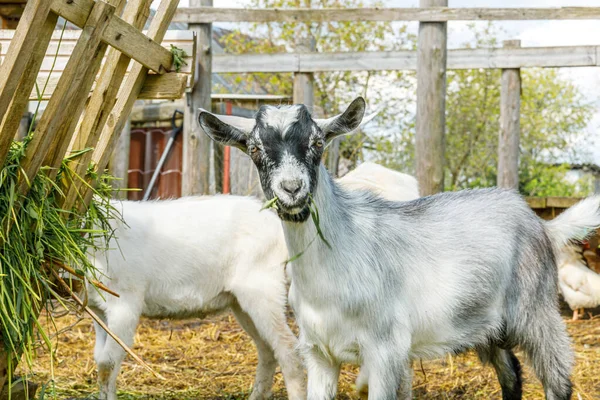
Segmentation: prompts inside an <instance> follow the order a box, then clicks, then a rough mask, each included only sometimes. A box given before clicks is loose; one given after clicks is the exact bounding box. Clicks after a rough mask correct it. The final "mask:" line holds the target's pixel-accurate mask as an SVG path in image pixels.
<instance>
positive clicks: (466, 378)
mask: <svg viewBox="0 0 600 400" xmlns="http://www.w3.org/2000/svg"><path fill="white" fill-rule="evenodd" d="M566 315H567V313H565V318H567V317H566ZM43 320H44V321H46V319H45V318H43ZM56 322H57V324H56V326H55V327H54V328H52V330H56V329H58V330H62V329H64V328H67V327H69V326H70V325H72V324H75V325H74V326H73V327H72V328H71V329H69V330H68V331H65V332H63V333H61V334H60V335H59V337H58V339H56V338H55V339H54V340H53V342H54V344H55V351H56V357H57V363H56V364H55V365H54V376H55V383H56V386H55V387H56V394H57V398H59V399H93V398H95V397H94V393H95V391H96V386H95V380H96V372H95V366H94V362H93V356H92V354H93V342H94V333H93V328H92V323H91V320H90V319H89V317H84V318H82V319H81V320H80V319H79V318H78V317H77V316H75V315H73V314H70V315H67V316H64V317H61V318H59V319H57V320H56ZM44 323H45V324H46V325H48V322H47V321H46V322H44ZM567 326H568V330H569V333H570V335H571V336H572V338H573V341H574V348H575V351H576V361H577V363H576V367H575V371H574V376H573V382H574V386H575V393H574V397H573V398H574V399H575V400H578V399H600V316H596V317H594V318H591V319H588V318H586V319H585V320H581V321H576V322H571V321H567ZM134 351H135V352H136V353H137V354H138V355H140V356H141V357H142V358H143V359H144V360H145V361H146V362H148V363H149V364H150V365H151V366H152V368H153V369H155V370H156V371H158V372H159V373H160V374H162V375H163V376H164V377H166V378H167V381H161V380H159V379H157V378H155V377H154V376H153V375H152V374H150V373H149V372H147V371H146V370H144V369H143V368H142V367H141V366H139V365H138V364H136V363H135V362H134V361H133V360H131V359H130V358H129V357H128V358H127V359H126V361H125V362H124V365H123V369H122V372H121V375H120V377H119V381H118V387H119V399H136V400H137V399H161V400H162V399H169V400H171V399H178V400H183V399H238V398H240V399H241V398H247V397H248V394H249V392H250V389H251V386H252V382H253V378H254V372H255V368H256V363H257V360H256V352H255V349H254V345H253V344H252V342H251V340H250V339H249V337H248V336H247V335H246V334H245V332H244V331H243V330H242V329H241V328H240V327H239V326H238V325H237V323H236V322H235V319H234V318H233V316H231V315H230V314H225V315H220V316H217V317H213V318H211V319H205V320H188V321H157V320H147V319H144V320H143V321H142V323H141V324H140V327H139V328H138V331H137V335H136V338H135V345H134ZM518 356H519V358H520V359H521V360H522V359H523V357H522V355H518ZM414 368H415V379H414V388H415V390H414V398H416V399H482V398H486V399H501V394H500V387H499V385H498V383H497V381H496V378H495V375H494V373H493V370H492V369H491V367H484V366H482V365H481V364H480V363H479V361H478V359H477V357H476V355H475V354H473V353H472V352H469V353H466V354H462V355H458V356H454V357H450V356H448V357H447V358H445V359H442V360H437V361H423V362H422V363H419V362H418V361H417V362H415V365H414ZM32 372H33V375H32V376H31V377H32V379H33V380H35V381H37V382H40V383H42V382H48V381H49V380H50V377H51V372H50V368H49V354H48V352H47V351H45V350H38V356H37V359H35V360H34V368H33V371H32ZM356 373H357V370H356V369H355V368H352V367H348V366H346V367H344V369H343V373H342V376H341V378H340V386H339V395H338V398H340V399H355V398H358V396H357V395H356V393H355V391H354V386H353V384H354V380H355V379H356ZM524 379H525V386H524V394H525V398H527V399H543V392H542V389H541V386H540V384H539V383H538V381H537V380H536V379H535V377H534V376H532V373H531V370H530V369H529V368H528V367H525V374H524ZM273 392H274V398H275V399H283V398H286V393H285V387H284V384H283V378H282V376H281V373H279V371H278V373H277V375H276V382H275V386H274V390H273Z"/></svg>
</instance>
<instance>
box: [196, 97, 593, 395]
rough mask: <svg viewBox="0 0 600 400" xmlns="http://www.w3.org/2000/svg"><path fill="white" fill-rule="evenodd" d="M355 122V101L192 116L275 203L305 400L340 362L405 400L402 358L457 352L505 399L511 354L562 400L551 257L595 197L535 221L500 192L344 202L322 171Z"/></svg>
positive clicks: (516, 387)
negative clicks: (479, 364) (251, 115)
mask: <svg viewBox="0 0 600 400" xmlns="http://www.w3.org/2000/svg"><path fill="white" fill-rule="evenodd" d="M364 112H365V102H364V100H363V99H362V98H358V99H356V100H354V101H353V102H352V103H351V104H350V106H349V107H348V108H347V109H346V110H345V111H344V112H343V113H342V114H340V115H338V116H335V117H333V118H329V119H325V120H318V119H313V118H312V116H311V115H310V113H309V111H308V110H307V108H306V107H305V106H303V105H295V106H286V107H269V106H263V107H261V108H260V110H259V111H258V113H257V115H256V118H255V119H243V118H228V117H226V116H216V115H213V114H211V113H208V112H206V111H203V110H201V111H200V113H199V116H198V120H199V124H200V125H201V127H202V128H203V130H204V132H206V133H207V134H208V135H209V136H210V137H211V138H212V139H213V140H215V141H217V142H220V143H223V144H227V145H233V146H237V147H238V148H240V149H241V150H243V151H244V152H246V153H247V154H248V155H249V156H250V157H251V158H252V160H253V161H254V164H255V165H256V167H257V169H258V172H259V175H260V180H261V184H262V188H263V191H264V193H265V195H266V196H267V198H275V197H277V199H278V200H277V206H278V214H279V217H280V218H281V219H282V220H283V229H284V234H285V238H286V242H287V246H288V250H289V253H290V254H298V253H300V252H302V251H303V252H304V253H303V255H302V256H301V257H300V258H298V259H297V260H296V261H294V262H293V264H292V269H291V279H292V282H291V287H290V293H289V299H290V303H291V305H292V307H293V308H294V311H295V313H296V317H297V322H298V325H299V327H300V346H301V349H302V351H303V354H304V357H305V361H306V364H307V369H308V388H307V390H308V399H309V400H321V399H323V400H325V399H331V398H333V397H334V396H335V394H336V392H337V382H338V375H339V371H340V364H341V363H342V362H351V363H356V364H360V365H361V366H362V369H363V375H364V376H366V377H368V378H367V380H368V392H369V399H378V400H384V399H385V400H387V399H389V400H391V399H395V398H396V396H397V394H398V395H399V397H400V398H402V399H410V398H411V392H412V390H411V386H412V385H411V379H412V369H411V361H412V360H413V359H415V358H429V357H439V356H441V355H443V354H445V353H447V352H460V351H463V350H465V349H469V348H474V349H476V350H477V352H478V353H479V356H480V358H481V359H482V360H483V361H484V362H490V363H491V364H492V365H493V366H494V368H495V369H496V372H497V374H498V379H499V381H500V385H501V387H502V393H503V399H505V400H506V399H521V397H522V389H521V376H520V365H519V361H518V360H517V358H516V357H515V355H514V353H513V349H514V348H515V347H517V346H518V347H520V348H521V349H522V350H523V351H524V353H525V354H526V355H527V356H528V358H529V360H531V363H532V365H533V368H534V370H535V373H536V374H537V376H538V378H539V379H540V380H541V381H542V384H543V386H544V390H545V393H546V398H547V399H551V400H566V399H569V398H570V397H571V392H572V389H571V382H570V374H571V368H572V363H573V354H572V350H571V348H570V340H569V337H568V335H567V333H566V329H565V325H564V322H563V321H562V318H561V316H560V314H559V311H558V305H557V302H558V297H557V269H556V261H555V252H556V249H557V248H559V246H562V245H564V244H565V243H566V242H567V241H568V240H569V239H570V238H571V237H575V236H582V235H583V234H585V233H586V232H587V231H588V230H589V229H590V228H594V227H597V226H599V225H600V212H599V210H598V208H599V205H600V198H598V197H593V198H590V199H587V200H584V201H583V202H581V203H580V204H578V205H576V206H574V207H572V208H571V209H570V210H568V211H566V212H564V213H563V214H561V215H560V216H559V217H558V218H556V219H555V220H553V221H551V222H544V221H542V220H541V219H539V218H538V217H537V216H536V215H535V214H534V213H533V212H532V210H531V209H530V208H529V207H528V205H527V203H526V202H525V201H524V200H523V199H522V198H521V197H520V196H519V195H518V194H517V193H516V192H514V191H508V190H499V189H483V190H470V191H462V192H455V193H441V194H438V195H434V196H429V197H424V198H420V199H417V200H414V201H406V202H392V201H387V200H385V199H382V198H380V197H377V196H375V195H373V194H372V193H369V192H367V191H347V190H345V189H343V188H342V187H340V185H338V184H336V183H335V182H334V181H333V180H332V179H331V177H330V175H329V174H328V172H327V171H326V169H325V167H324V166H323V164H322V162H321V158H322V156H323V151H324V149H325V147H326V145H327V143H329V142H330V141H331V140H332V139H334V138H335V137H337V136H340V135H343V134H347V133H350V132H352V131H353V130H355V129H356V128H357V127H358V126H359V124H360V123H361V121H362V119H363V116H364ZM310 202H313V203H314V207H316V208H317V209H318V211H319V214H320V228H321V230H322V232H323V234H324V236H325V238H326V240H327V241H328V243H330V244H331V248H330V247H328V246H327V245H326V243H325V242H324V241H321V240H316V241H315V242H314V243H312V245H311V246H309V244H310V243H311V241H312V240H313V239H314V238H315V237H316V235H317V229H316V227H315V225H314V224H313V223H312V222H311V221H308V220H309V217H310V210H309V205H310ZM432 247H435V248H437V249H439V251H436V252H435V253H432V252H431V251H429V249H431V248H432Z"/></svg>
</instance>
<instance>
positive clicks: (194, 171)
mask: <svg viewBox="0 0 600 400" xmlns="http://www.w3.org/2000/svg"><path fill="white" fill-rule="evenodd" d="M212 4H213V1H212V0H190V7H200V6H204V7H211V6H212ZM189 30H191V31H193V32H196V34H197V37H198V45H197V49H196V63H197V64H196V69H195V76H194V82H193V85H192V90H191V92H190V93H188V94H187V95H186V107H185V112H184V123H183V173H182V182H181V184H182V185H181V187H182V192H183V195H184V196H189V195H197V194H208V193H209V186H210V149H211V146H212V141H211V140H210V139H209V138H208V136H206V134H204V132H202V129H201V128H200V126H199V125H198V120H197V117H198V109H199V108H204V109H206V110H210V107H211V99H210V93H211V86H212V24H190V25H189Z"/></svg>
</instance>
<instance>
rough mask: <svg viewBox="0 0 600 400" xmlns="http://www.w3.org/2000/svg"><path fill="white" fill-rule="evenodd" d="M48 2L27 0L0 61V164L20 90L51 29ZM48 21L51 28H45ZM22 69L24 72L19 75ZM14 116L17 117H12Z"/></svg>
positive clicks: (10, 137) (16, 112) (17, 112)
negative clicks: (12, 104) (4, 120)
mask: <svg viewBox="0 0 600 400" xmlns="http://www.w3.org/2000/svg"><path fill="white" fill-rule="evenodd" d="M50 3H51V2H49V1H47V0H31V1H29V2H28V3H27V6H26V7H25V11H24V12H23V16H22V17H21V21H20V22H19V25H18V26H17V30H16V32H15V35H14V37H13V39H12V40H11V43H10V46H9V48H8V52H7V54H6V57H5V58H4V61H3V62H2V65H0V164H2V163H4V159H5V158H6V154H7V153H8V149H9V148H10V144H11V142H12V140H13V137H14V135H15V131H16V128H17V126H18V120H19V119H20V116H21V114H22V113H23V110H22V109H20V110H18V109H17V108H19V107H21V103H22V97H23V96H24V94H23V93H21V92H20V90H24V89H26V86H27V84H28V83H29V82H30V81H31V78H30V75H31V73H32V71H31V70H30V68H35V66H36V65H39V63H41V60H40V56H39V54H40V52H41V51H42V50H43V52H44V53H45V51H46V48H47V47H48V43H49V42H50V38H51V35H52V32H51V30H53V29H54V25H56V17H55V16H51V15H50ZM52 21H54V24H53V25H52ZM50 25H52V28H49V26H50ZM41 58H42V59H43V56H41ZM38 69H39V67H38V68H37V69H35V70H34V71H33V72H36V73H37V70H38ZM24 73H25V75H26V76H23V74H24ZM21 82H23V84H21ZM31 86H32V84H31ZM29 93H31V88H30V89H29V92H26V94H27V97H29ZM13 99H14V100H13ZM11 101H14V104H15V107H13V108H12V109H11V110H10V111H9V107H10V104H11ZM7 111H9V112H8V113H7ZM5 116H8V117H10V120H9V121H7V122H6V123H4V122H2V120H3V119H5ZM17 116H18V119H15V118H17Z"/></svg>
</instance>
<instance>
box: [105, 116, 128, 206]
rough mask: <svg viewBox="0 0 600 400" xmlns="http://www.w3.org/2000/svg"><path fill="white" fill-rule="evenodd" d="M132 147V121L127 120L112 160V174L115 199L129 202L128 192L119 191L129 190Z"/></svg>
mask: <svg viewBox="0 0 600 400" xmlns="http://www.w3.org/2000/svg"><path fill="white" fill-rule="evenodd" d="M130 145H131V120H127V122H126V123H125V126H124V127H123V130H122V131H121V134H120V135H119V140H118V141H117V145H116V148H115V151H114V152H113V155H112V158H111V159H110V174H111V175H112V176H114V177H115V178H118V179H117V180H115V181H114V182H113V184H112V186H113V188H114V189H115V191H116V193H115V198H117V199H121V200H127V191H125V190H123V191H117V190H118V189H127V187H128V186H127V183H128V182H127V178H128V177H129V150H130Z"/></svg>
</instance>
